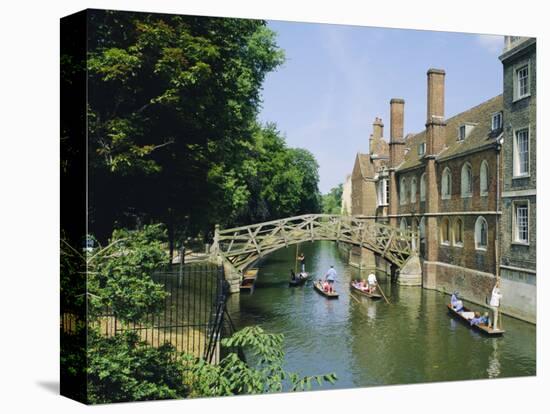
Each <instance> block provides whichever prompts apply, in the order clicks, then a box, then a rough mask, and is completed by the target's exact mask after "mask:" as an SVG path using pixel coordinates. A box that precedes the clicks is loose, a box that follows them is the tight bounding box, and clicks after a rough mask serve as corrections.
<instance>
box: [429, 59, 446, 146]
mask: <svg viewBox="0 0 550 414" xmlns="http://www.w3.org/2000/svg"><path fill="white" fill-rule="evenodd" d="M445 125H446V124H445V71H444V70H442V69H429V70H428V113H427V119H426V153H427V154H429V155H436V154H439V153H440V152H441V151H442V150H443V148H444V146H445Z"/></svg>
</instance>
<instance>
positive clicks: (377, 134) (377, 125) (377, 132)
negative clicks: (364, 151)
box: [372, 117, 384, 139]
mask: <svg viewBox="0 0 550 414" xmlns="http://www.w3.org/2000/svg"><path fill="white" fill-rule="evenodd" d="M372 135H373V139H380V138H382V137H383V136H384V124H383V123H382V119H381V118H378V117H376V118H374V122H373V123H372Z"/></svg>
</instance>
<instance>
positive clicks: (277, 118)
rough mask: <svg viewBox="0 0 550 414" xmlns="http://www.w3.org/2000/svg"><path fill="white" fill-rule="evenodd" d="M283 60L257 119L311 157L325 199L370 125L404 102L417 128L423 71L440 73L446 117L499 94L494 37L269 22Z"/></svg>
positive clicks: (361, 147)
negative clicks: (442, 73)
mask: <svg viewBox="0 0 550 414" xmlns="http://www.w3.org/2000/svg"><path fill="white" fill-rule="evenodd" d="M269 26H270V27H271V28H272V29H273V30H274V31H275V32H277V35H278V36H277V39H278V40H277V42H278V44H279V46H280V47H281V48H283V49H284V50H285V53H286V62H285V63H284V64H283V65H282V66H281V67H279V68H278V69H277V70H276V71H275V72H272V73H270V74H268V75H267V77H266V80H265V82H264V88H263V93H262V95H263V108H262V111H261V113H260V119H261V120H262V121H263V122H268V121H269V122H275V123H276V124H277V126H278V128H279V130H281V131H282V132H283V133H284V134H285V136H286V140H287V143H288V144H289V145H290V146H292V147H301V148H306V149H308V150H310V151H311V152H312V153H313V154H314V155H315V157H316V158H317V161H318V162H319V165H320V168H319V172H320V176H321V180H320V184H319V187H320V190H321V192H322V193H326V192H328V191H329V190H330V189H331V188H332V187H334V186H336V185H337V184H339V183H341V182H343V181H344V179H345V177H346V175H347V174H349V173H351V170H352V168H353V162H354V159H355V155H356V154H357V152H368V139H369V135H370V133H371V132H372V121H373V120H374V118H375V117H376V116H379V117H381V118H382V120H383V122H384V136H385V137H386V138H389V131H390V129H389V126H390V120H389V101H390V99H391V98H394V97H395V98H404V99H405V102H406V103H405V133H410V132H419V131H421V130H423V129H424V123H425V120H426V93H427V92H426V71H427V70H428V69H429V68H430V67H434V68H441V69H445V71H446V73H447V76H446V94H445V115H446V117H450V116H452V115H454V114H456V113H459V112H462V111H464V110H466V109H468V108H470V107H472V106H475V105H477V104H479V103H481V102H483V101H485V100H487V99H489V98H492V97H493V96H496V95H498V94H500V93H501V92H502V65H501V63H500V61H499V60H498V56H499V54H500V52H501V50H502V46H503V38H502V37H501V36H485V35H475V34H461V33H447V32H430V31H420V30H398V29H382V28H371V27H360V26H343V25H328V24H311V23H294V22H281V21H270V22H269Z"/></svg>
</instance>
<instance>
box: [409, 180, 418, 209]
mask: <svg viewBox="0 0 550 414" xmlns="http://www.w3.org/2000/svg"><path fill="white" fill-rule="evenodd" d="M416 187H417V185H416V177H413V178H412V179H411V197H410V199H411V203H416Z"/></svg>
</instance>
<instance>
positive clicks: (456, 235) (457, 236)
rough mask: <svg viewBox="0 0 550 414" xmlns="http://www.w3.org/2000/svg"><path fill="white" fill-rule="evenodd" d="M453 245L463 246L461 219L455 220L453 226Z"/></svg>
mask: <svg viewBox="0 0 550 414" xmlns="http://www.w3.org/2000/svg"><path fill="white" fill-rule="evenodd" d="M453 244H454V245H455V246H464V222H463V221H462V219H461V218H457V219H456V220H455V223H454V226H453Z"/></svg>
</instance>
